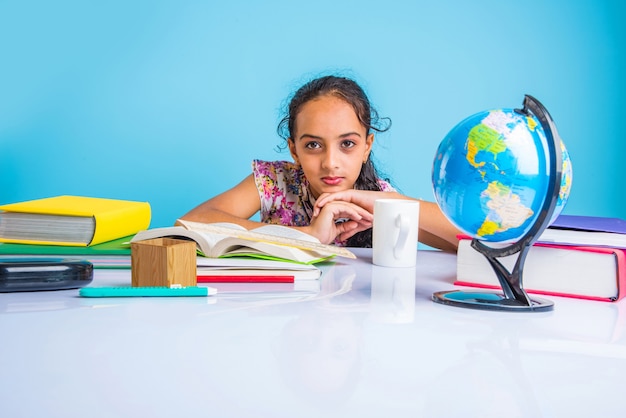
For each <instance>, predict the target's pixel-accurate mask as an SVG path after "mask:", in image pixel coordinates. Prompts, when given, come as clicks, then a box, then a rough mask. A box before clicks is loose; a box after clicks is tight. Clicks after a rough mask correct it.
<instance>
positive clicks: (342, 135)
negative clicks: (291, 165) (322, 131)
mask: <svg viewBox="0 0 626 418" xmlns="http://www.w3.org/2000/svg"><path fill="white" fill-rule="evenodd" d="M353 135H356V136H358V137H359V138H360V137H361V134H360V133H358V132H346V133H345V134H341V135H339V138H347V137H349V136H353ZM305 138H306V139H317V140H321V139H324V138H322V137H321V136H317V135H312V134H302V135H300V137H299V138H298V139H305Z"/></svg>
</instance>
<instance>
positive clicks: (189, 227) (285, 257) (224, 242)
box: [131, 219, 356, 264]
mask: <svg viewBox="0 0 626 418" xmlns="http://www.w3.org/2000/svg"><path fill="white" fill-rule="evenodd" d="M178 223H179V224H180V225H181V226H171V227H165V228H153V229H148V230H145V231H140V232H139V233H137V234H136V235H135V236H134V237H133V239H132V240H131V242H136V241H143V240H147V239H154V238H163V237H171V238H183V239H190V240H193V241H195V242H196V244H197V246H198V251H199V253H200V254H201V255H203V256H205V257H211V258H218V257H243V256H248V257H257V258H266V259H270V260H282V261H291V262H296V263H303V264H314V263H318V262H321V261H325V260H328V259H330V258H333V257H335V256H340V257H347V258H356V256H355V255H354V254H353V253H352V252H351V251H349V250H348V249H346V248H343V247H337V246H335V245H327V244H322V243H320V241H319V240H318V239H317V238H315V237H313V236H311V235H308V234H305V233H303V232H300V231H298V230H295V229H293V228H288V227H286V226H282V225H270V224H268V225H263V226H261V227H258V228H255V229H253V230H247V229H245V228H244V227H242V226H240V225H237V224H233V223H210V224H207V223H200V222H192V221H185V220H182V219H179V220H178Z"/></svg>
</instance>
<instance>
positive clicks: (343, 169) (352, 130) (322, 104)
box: [288, 96, 374, 198]
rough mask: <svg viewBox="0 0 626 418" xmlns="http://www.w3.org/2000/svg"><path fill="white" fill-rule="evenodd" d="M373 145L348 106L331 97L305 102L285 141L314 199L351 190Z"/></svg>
mask: <svg viewBox="0 0 626 418" xmlns="http://www.w3.org/2000/svg"><path fill="white" fill-rule="evenodd" d="M373 142H374V134H369V135H368V134H367V130H366V129H365V127H364V126H363V125H361V122H359V119H358V118H357V115H356V113H355V112H354V109H353V108H352V106H350V105H349V104H348V103H347V102H345V101H343V100H341V99H339V98H337V97H335V96H322V97H319V98H317V99H314V100H311V101H309V102H307V103H305V104H304V105H303V106H302V108H301V109H300V113H298V114H297V115H296V119H295V129H294V135H293V137H292V138H290V139H289V141H288V143H289V151H290V152H291V156H292V157H293V159H294V161H295V162H296V163H299V164H300V165H301V166H302V170H303V171H304V175H305V176H306V178H307V179H308V181H309V184H310V187H311V193H312V194H313V197H315V198H317V197H319V195H321V194H322V193H326V192H328V193H331V192H339V191H342V190H347V189H352V188H353V186H354V183H355V182H356V180H357V178H358V177H359V173H360V172H361V166H362V164H363V163H364V162H365V161H367V158H368V156H369V154H370V151H371V149H372V144H373Z"/></svg>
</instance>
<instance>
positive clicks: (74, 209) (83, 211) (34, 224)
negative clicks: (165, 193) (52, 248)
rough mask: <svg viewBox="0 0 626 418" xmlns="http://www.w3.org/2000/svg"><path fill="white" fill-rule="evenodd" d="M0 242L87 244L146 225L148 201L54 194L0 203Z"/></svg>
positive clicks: (126, 233) (109, 238)
mask: <svg viewBox="0 0 626 418" xmlns="http://www.w3.org/2000/svg"><path fill="white" fill-rule="evenodd" d="M0 211H2V212H0V242H11V243H23V244H38V245H42V244H44V245H50V244H54V245H72V246H89V245H95V244H100V243H102V242H107V241H111V240H114V239H117V238H121V237H125V236H128V235H134V234H136V233H137V232H139V231H141V230H144V229H146V228H148V227H149V225H150V218H151V210H150V204H149V203H148V202H136V201H130V200H118V199H105V198H99V197H86V196H55V197H49V198H45V199H37V200H29V201H26V202H19V203H11V204H8V205H2V206H0Z"/></svg>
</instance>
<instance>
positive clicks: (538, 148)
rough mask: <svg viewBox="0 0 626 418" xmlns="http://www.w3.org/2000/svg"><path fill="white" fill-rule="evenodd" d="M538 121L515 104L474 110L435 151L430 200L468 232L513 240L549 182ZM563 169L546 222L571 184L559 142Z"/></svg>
mask: <svg viewBox="0 0 626 418" xmlns="http://www.w3.org/2000/svg"><path fill="white" fill-rule="evenodd" d="M545 144H546V141H545V133H544V130H543V127H542V126H541V124H540V122H539V120H538V119H537V118H536V117H535V116H534V115H532V114H529V115H525V114H522V113H519V112H518V111H515V110H514V109H497V110H490V111H484V112H480V113H477V114H474V115H472V116H470V117H468V118H466V119H465V120H463V121H462V122H460V123H459V124H458V125H456V126H455V127H454V128H453V129H452V130H451V131H450V132H449V133H448V135H446V137H445V138H444V139H443V141H442V142H441V144H440V145H439V148H438V150H437V154H436V155H435V159H434V163H433V170H432V181H433V189H434V193H435V199H436V200H437V203H438V204H439V206H440V207H441V210H442V211H443V213H444V214H445V215H446V216H447V217H448V219H449V220H450V221H451V222H452V223H453V224H454V225H455V226H456V227H457V228H459V229H460V230H461V231H463V232H464V233H466V234H467V235H469V236H471V237H473V238H477V239H480V240H484V241H488V242H504V243H506V242H515V241H517V240H519V239H520V238H521V237H523V236H524V235H525V234H526V233H527V232H528V231H529V230H530V228H531V227H532V226H533V224H534V223H535V221H536V220H537V217H538V216H539V213H540V211H541V208H542V206H543V202H544V200H545V198H546V193H547V190H548V187H549V178H550V177H549V171H548V170H549V167H548V164H549V159H548V156H547V149H546V145H545ZM560 151H561V156H562V161H563V167H562V168H563V172H562V179H561V185H560V188H559V197H558V201H557V205H556V208H555V210H554V213H553V215H552V217H551V221H550V222H552V221H554V219H555V218H556V217H557V216H558V215H559V213H561V211H562V209H563V206H564V205H565V203H566V202H567V198H568V197H569V192H570V188H571V185H572V164H571V160H570V157H569V154H568V152H567V149H566V148H565V144H563V142H562V141H561V149H560Z"/></svg>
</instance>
